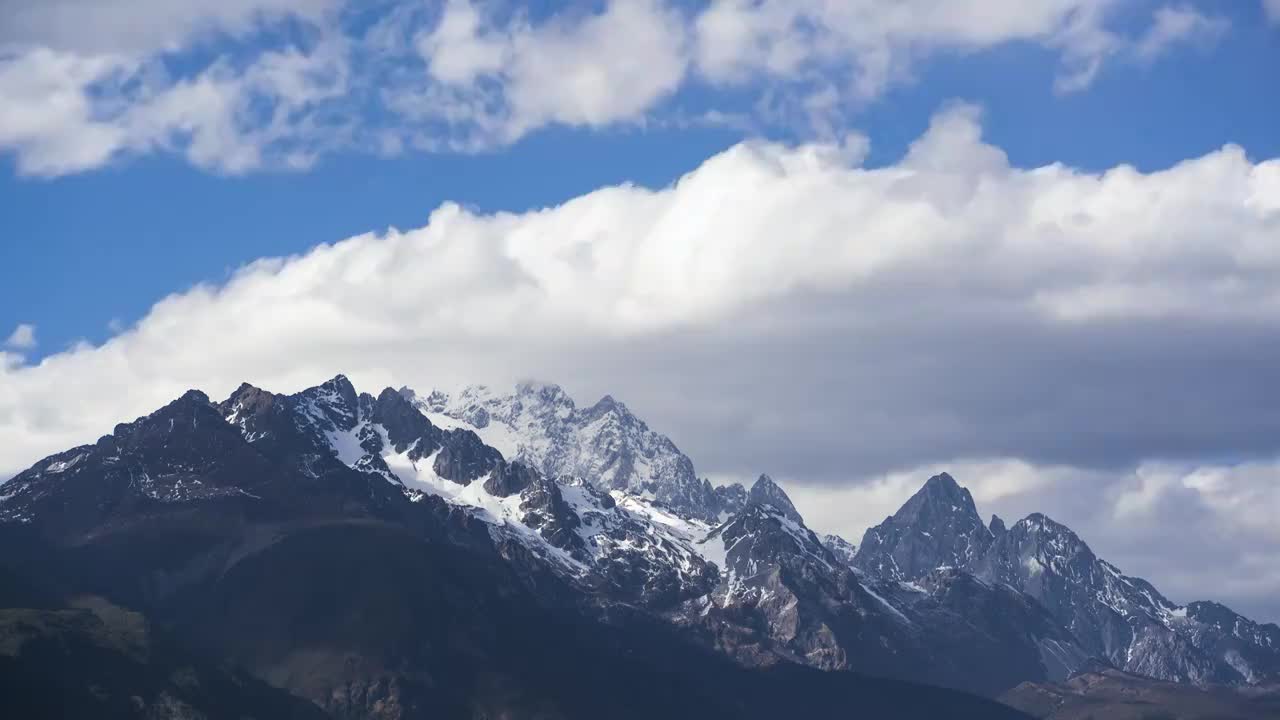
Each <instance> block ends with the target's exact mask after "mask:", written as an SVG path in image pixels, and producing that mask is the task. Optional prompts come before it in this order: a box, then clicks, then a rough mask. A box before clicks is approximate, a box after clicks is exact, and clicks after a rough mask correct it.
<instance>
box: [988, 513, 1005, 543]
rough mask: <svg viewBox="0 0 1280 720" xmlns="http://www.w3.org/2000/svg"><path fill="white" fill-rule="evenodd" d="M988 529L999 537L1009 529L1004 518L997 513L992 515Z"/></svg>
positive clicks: (994, 535)
mask: <svg viewBox="0 0 1280 720" xmlns="http://www.w3.org/2000/svg"><path fill="white" fill-rule="evenodd" d="M987 529H988V530H990V531H991V535H992V536H993V537H997V538H998V537H1000V536H1001V535H1003V534H1005V533H1006V532H1008V530H1009V529H1008V528H1007V527H1005V524H1004V520H1001V519H1000V516H999V515H995V514H993V515H992V516H991V522H990V523H989V524H988V525H987Z"/></svg>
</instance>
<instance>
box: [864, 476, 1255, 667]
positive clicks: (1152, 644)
mask: <svg viewBox="0 0 1280 720" xmlns="http://www.w3.org/2000/svg"><path fill="white" fill-rule="evenodd" d="M854 564H855V566H857V567H858V568H860V569H862V570H864V571H865V572H867V573H868V574H870V575H873V576H876V577H883V578H885V579H889V580H900V581H917V580H919V579H920V578H922V577H924V576H926V575H927V574H928V573H930V572H931V571H933V570H934V569H935V568H959V569H961V570H964V571H966V572H968V573H971V574H973V575H974V576H976V577H977V578H979V579H981V580H983V581H986V582H991V583H997V584H1000V585H1004V586H1008V587H1012V588H1016V589H1018V590H1020V591H1022V592H1024V593H1026V594H1027V595H1029V596H1030V597H1032V598H1035V600H1036V601H1037V602H1038V603H1039V604H1040V605H1041V606H1043V607H1044V608H1045V609H1046V610H1047V611H1048V612H1049V613H1050V614H1051V615H1052V616H1053V617H1054V618H1056V619H1057V621H1058V622H1059V623H1061V624H1062V626H1063V627H1065V628H1066V629H1068V630H1069V631H1070V633H1071V634H1072V636H1074V637H1075V638H1076V640H1077V641H1078V642H1079V644H1080V646H1081V647H1082V648H1084V649H1085V650H1086V651H1087V652H1088V653H1089V654H1090V655H1093V656H1097V657H1100V658H1105V659H1106V660H1107V661H1108V662H1110V663H1112V664H1113V665H1114V666H1115V667H1117V668H1120V669H1123V670H1127V671H1130V672H1135V673H1140V674H1144V675H1148V676H1151V677H1154V678H1160V679H1166V680H1173V681H1180V682H1195V683H1229V684H1248V683H1256V682H1260V681H1263V680H1264V679H1274V678H1277V677H1280V674H1278V671H1280V628H1277V627H1276V626H1274V625H1270V626H1263V625H1258V624H1255V623H1252V622H1251V621H1249V620H1248V619H1246V618H1243V617H1241V616H1239V615H1237V614H1236V613H1234V612H1232V611H1230V610H1228V609H1227V608H1224V607H1222V606H1220V605H1215V606H1214V608H1213V609H1212V610H1210V609H1209V606H1208V605H1207V604H1205V603H1192V604H1191V605H1189V606H1185V607H1184V606H1179V605H1177V604H1175V603H1173V602H1172V601H1170V600H1168V599H1167V598H1165V597H1164V596H1163V595H1161V594H1160V592H1159V591H1157V590H1156V589H1155V588H1154V587H1152V585H1151V584H1150V583H1148V582H1147V581H1145V580H1142V579H1141V578H1135V577H1129V576H1126V575H1124V574H1123V573H1121V571H1120V570H1119V569H1118V568H1116V567H1115V566H1114V565H1112V564H1110V563H1108V562H1106V561H1105V560H1102V559H1101V558H1098V557H1097V556H1096V555H1094V553H1093V551H1092V550H1091V549H1090V548H1089V546H1088V545H1087V544H1086V543H1085V542H1084V541H1083V540H1081V539H1080V538H1079V537H1078V536H1077V535H1076V534H1075V533H1074V532H1072V531H1071V530H1070V529H1069V528H1067V527H1066V526H1064V525H1061V524H1059V523H1057V522H1054V521H1053V520H1051V519H1050V518H1048V517H1046V516H1044V515H1042V514H1039V513H1035V514H1032V515H1030V516H1028V517H1026V518H1024V519H1022V520H1019V521H1018V522H1016V523H1014V524H1013V526H1011V527H1007V528H1006V527H1005V525H1004V523H1003V521H1001V520H1000V519H999V518H998V517H993V518H992V522H991V524H990V526H984V525H983V524H982V520H981V518H980V517H979V516H978V513H977V509H976V508H975V506H974V503H973V500H972V497H971V496H970V494H969V492H968V491H967V490H965V489H964V488H962V487H960V486H959V485H958V484H957V483H956V481H955V480H954V479H953V478H952V477H951V476H950V475H947V474H945V473H944V474H942V475H938V476H936V477H933V478H930V480H929V481H928V482H927V483H926V484H925V486H924V487H923V488H922V489H921V490H920V491H919V492H918V493H916V494H915V495H914V496H913V497H912V498H911V499H910V500H908V501H907V503H906V504H904V505H903V507H902V509H901V510H899V511H898V512H897V513H896V514H894V515H893V516H892V517H890V518H887V519H886V520H885V521H884V522H883V523H881V524H880V525H878V526H876V527H873V528H870V529H868V530H867V532H866V534H865V536H864V537H863V541H862V544H861V546H860V547H859V549H858V553H857V555H856V556H855V558H854ZM1211 617H1212V619H1210V618H1211Z"/></svg>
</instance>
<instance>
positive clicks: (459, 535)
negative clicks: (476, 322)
mask: <svg viewBox="0 0 1280 720" xmlns="http://www.w3.org/2000/svg"><path fill="white" fill-rule="evenodd" d="M327 385H329V384H327ZM331 385H332V387H329V388H325V387H324V386H322V388H321V391H317V392H315V393H312V394H309V395H308V394H301V395H300V396H287V397H288V398H292V399H290V400H287V402H286V401H285V400H281V399H280V396H271V397H265V396H260V395H259V396H253V395H254V394H253V393H249V392H245V391H244V389H242V392H241V393H240V395H239V397H240V398H241V399H244V400H246V403H245V404H244V407H242V408H240V409H241V410H247V409H250V408H252V409H254V412H250V413H248V414H246V415H243V416H241V414H240V413H239V412H238V411H237V410H234V409H232V410H231V411H230V412H231V415H232V417H235V418H236V419H237V420H238V419H240V418H241V417H247V418H251V420H250V421H249V422H248V423H246V424H247V425H252V427H237V426H235V425H233V424H231V423H228V422H227V420H226V419H224V413H225V412H227V410H228V408H226V407H222V408H218V407H215V406H213V405H211V404H210V403H208V401H207V399H206V398H204V396H203V395H200V394H199V393H188V394H187V395H185V396H184V397H183V398H181V399H179V400H178V401H175V403H173V404H171V405H169V406H167V407H166V408H163V409H161V410H160V411H158V412H157V413H154V414H153V415H151V416H148V417H146V418H141V419H139V420H138V421H136V422H134V423H130V424H128V425H122V426H120V427H118V428H117V430H116V432H115V433H113V435H111V436H108V437H107V438H104V439H103V440H101V441H99V442H98V443H97V444H95V445H90V446H84V447H82V448H77V449H76V450H73V451H70V452H69V453H63V454H61V455H59V456H55V457H54V458H50V459H47V460H45V461H42V462H41V463H37V465H36V466H34V467H33V468H32V469H31V470H28V471H27V472H25V473H23V474H21V475H19V476H18V477H17V478H15V479H14V480H13V481H11V482H12V483H13V484H12V485H6V486H5V490H6V500H5V502H4V503H3V505H0V511H3V513H4V518H3V519H4V520H5V521H6V522H3V523H0V543H3V546H4V549H5V552H4V553H0V581H3V584H0V590H3V595H4V596H5V597H6V598H8V599H9V600H10V601H12V602H24V603H27V602H30V603H32V604H39V602H45V603H47V604H49V605H50V606H57V605H58V604H60V603H65V602H66V601H67V600H68V599H69V598H73V597H76V596H80V595H83V594H86V593H93V594H96V595H100V596H103V597H106V598H108V599H109V600H110V601H111V602H113V603H115V604H117V605H121V606H125V607H128V608H130V609H131V610H133V611H138V612H140V613H142V614H143V615H144V616H145V617H146V618H147V621H148V623H149V624H150V626H153V627H155V628H156V629H157V631H158V632H161V633H163V634H164V636H165V637H172V638H173V642H174V643H175V648H176V650H175V654H174V655H169V654H155V655H148V663H146V664H144V665H143V669H141V670H139V671H138V672H139V675H140V677H142V678H143V681H145V682H154V683H159V682H160V680H158V679H155V680H153V679H151V678H171V677H172V676H173V673H174V672H175V671H177V670H180V669H181V666H185V665H186V664H188V663H187V660H186V658H187V657H188V656H189V657H193V658H194V657H216V658H219V660H220V661H225V662H227V663H230V664H231V665H233V666H235V667H240V668H243V669H244V670H245V671H247V672H248V673H251V674H252V675H253V676H254V677H256V678H258V679H260V680H264V681H266V682H268V683H270V684H273V685H276V686H278V687H281V688H283V689H286V690H288V691H290V692H292V693H294V694H296V695H297V696H300V697H301V698H305V699H306V700H309V701H311V702H313V703H314V704H315V705H317V706H319V707H320V708H322V709H323V710H324V711H325V712H327V713H329V714H330V715H331V716H333V717H340V718H404V719H411V718H438V717H446V718H449V717H458V718H498V717H502V718H547V719H555V718H566V719H568V718H597V717H610V718H656V717H673V718H679V717H698V718H771V719H772V718H776V717H779V716H781V717H831V718H840V717H903V718H912V717H919V718H934V717H949V718H966V717H973V718H1001V717H1018V715H1017V714H1016V713H1015V712H1013V711H1010V710H1008V709H1006V708H1004V707H1003V706H1000V705H998V704H993V703H991V702H989V701H984V700H980V699H977V698H974V697H971V696H967V695H963V694H960V693H956V692H952V691H947V690H942V689H931V688H926V687H921V686H917V685H910V684H906V683H901V682H893V681H887V680H882V679H875V678H869V677H865V676H860V675H856V674H852V673H848V672H829V673H823V672H819V671H817V670H813V669H809V668H803V667H792V666H785V665H783V666H777V667H774V668H770V669H767V670H749V669H746V668H743V667H741V666H739V665H737V664H734V663H733V662H731V661H730V660H729V659H727V658H726V657H724V656H722V655H718V654H715V653H713V652H711V651H710V650H707V649H705V648H702V647H700V646H699V645H696V644H695V643H694V642H693V641H692V640H691V639H690V638H687V637H685V634H684V633H683V632H681V631H680V630H678V629H677V628H676V627H674V626H672V625H671V624H670V623H669V622H667V621H665V620H663V619H661V618H659V617H657V616H654V615H651V614H648V613H647V612H643V611H640V610H637V609H633V608H632V607H631V606H629V605H626V604H622V603H601V602H599V601H598V599H596V598H592V597H589V596H585V595H583V593H582V589H581V587H579V586H578V585H576V584H575V583H574V578H572V577H568V576H565V575H563V574H562V573H560V572H558V571H556V570H555V569H554V568H553V567H552V566H551V565H549V564H548V563H547V562H546V561H545V560H544V559H543V558H541V557H537V556H535V555H534V554H533V552H532V550H531V548H533V547H534V546H533V545H526V544H521V543H518V542H514V541H512V540H511V539H510V538H509V537H507V536H502V535H500V534H495V533H493V532H491V529H492V526H490V525H486V524H485V523H484V522H482V521H481V520H480V519H477V516H476V515H475V514H472V513H469V512H466V511H464V510H463V509H460V508H459V507H458V506H456V505H451V504H449V503H447V502H445V501H444V500H443V499H441V498H440V497H438V496H436V495H431V494H427V493H422V492H411V491H409V490H408V489H407V488H404V487H402V486H400V485H397V484H396V483H394V482H391V481H389V478H388V477H386V476H385V475H384V474H382V473H380V472H379V471H378V470H379V469H378V468H376V467H370V468H369V469H368V470H367V471H361V470H358V469H355V468H352V467H349V466H348V465H346V464H344V463H343V462H341V461H340V459H339V458H338V457H336V456H335V455H334V454H332V452H329V451H327V450H326V449H325V448H323V447H321V446H320V444H319V442H318V440H319V438H322V437H324V434H323V433H328V432H332V433H339V432H356V427H355V425H353V424H352V422H353V419H352V418H353V416H354V417H357V418H358V417H363V414H362V413H363V410H360V409H357V410H352V408H351V403H352V397H353V396H354V393H348V392H346V389H345V387H344V386H343V385H342V383H339V382H334V383H331ZM251 396H253V397H252V398H251ZM365 398H368V399H365ZM250 399H252V402H248V401H249V400H250ZM355 402H356V403H357V404H358V405H359V406H360V407H361V408H373V407H374V404H375V403H376V400H375V399H373V398H371V397H369V396H357V397H356V399H355ZM278 404H284V405H293V406H294V407H295V408H296V407H303V408H305V413H306V418H310V419H309V420H308V419H306V418H303V419H299V418H300V416H299V415H297V414H296V413H294V414H290V413H285V412H284V411H279V413H280V414H278V415H277V414H276V413H277V411H276V410H273V409H272V408H274V407H277V405H278ZM252 418H258V419H259V420H261V422H260V424H256V425H255V424H253V423H258V422H259V420H252ZM410 419H412V418H410ZM392 422H393V425H394V424H395V421H392ZM415 422H416V421H415ZM383 427H386V426H383ZM330 428H332V429H330ZM432 429H433V428H431V427H429V426H426V425H423V426H421V427H418V428H417V429H416V430H415V432H416V433H417V436H418V439H416V440H413V442H412V443H407V444H405V446H404V447H405V453H409V454H411V453H412V452H413V448H414V447H420V445H415V444H414V443H418V442H419V441H420V440H421V438H429V437H430V438H438V439H439V441H440V447H441V448H443V447H445V446H448V443H450V442H456V444H455V445H454V446H453V447H456V448H458V452H459V453H460V455H459V456H458V457H457V458H455V459H457V460H458V463H456V464H450V467H456V468H462V469H464V470H465V468H469V467H473V465H471V464H470V463H469V458H475V457H483V456H484V454H485V453H486V450H485V448H484V446H481V447H480V448H478V449H477V448H473V450H474V451H475V452H474V454H468V453H470V452H471V450H468V449H467V448H468V447H469V446H468V444H467V443H469V442H470V440H469V439H468V438H467V436H466V435H463V434H461V433H459V432H456V431H450V432H441V433H440V434H439V435H437V434H435V433H433V432H432ZM295 431H296V432H295ZM465 432H467V431H462V433H465ZM258 433H263V434H258ZM450 438H461V439H458V440H456V441H455V440H451V439H450ZM390 442H392V443H397V442H398V441H397V440H390ZM436 458H437V460H438V458H439V455H438V453H437V454H436ZM423 459H424V460H425V459H426V458H425V457H424V458H423ZM500 462H502V461H501V459H500V457H499V459H497V460H495V461H494V463H495V464H493V465H491V466H490V467H493V468H498V467H500V465H499V464H496V463H500ZM442 477H443V476H442ZM477 479H478V478H477ZM452 482H458V481H452ZM537 482H542V480H538V481H537ZM460 484H464V485H465V483H460ZM815 542H816V540H815ZM818 547H820V545H819V546H818ZM42 598H43V599H42ZM41 612H45V613H49V612H52V613H54V615H52V616H51V617H62V616H61V615H58V614H57V613H59V612H63V611H60V610H52V611H50V610H45V611H41ZM90 635H92V633H90ZM65 647H67V648H68V650H67V655H66V656H65V657H63V659H62V662H63V663H65V664H69V665H77V664H80V663H83V664H84V666H85V667H86V668H89V669H95V668H106V667H108V666H109V665H111V659H110V658H108V657H105V656H102V655H101V654H98V653H97V651H95V650H93V647H94V645H93V643H92V641H89V642H88V643H87V644H85V643H69V644H66V645H65ZM171 657H172V658H176V659H173V660H170V659H169V658H171ZM192 662H194V661H192ZM35 667H36V668H37V670H34V671H30V672H37V673H39V672H43V671H42V670H39V668H43V667H47V666H46V665H36V666H35ZM17 672H18V671H17V670H15V671H14V673H15V674H14V677H19V675H17V674H16V673H17ZM24 672H27V671H24ZM233 677H239V676H234V675H233ZM89 680H90V682H88V683H87V684H86V683H81V684H82V685H85V686H91V685H93V684H94V683H96V684H98V685H99V686H101V687H102V688H103V690H104V691H105V692H106V693H107V694H108V695H109V696H111V697H115V696H117V695H119V696H124V697H130V696H131V695H132V694H137V693H136V692H135V691H134V690H133V689H132V688H134V687H135V685H136V683H135V682H134V680H133V679H132V677H125V678H120V677H117V676H114V675H107V676H104V677H103V678H101V679H94V678H89ZM74 682H80V681H79V680H75V681H74ZM139 682H142V681H139ZM220 682H223V681H222V680H219V679H217V677H215V676H212V675H210V676H208V679H207V680H204V681H202V684H201V687H221V686H220V685H218V683H220ZM42 687H47V686H42ZM147 687H148V688H153V687H154V688H159V689H152V690H148V692H151V693H152V695H153V696H156V697H160V696H162V695H163V692H164V687H161V686H159V685H154V686H152V685H148V686H147ZM166 687H167V686H166ZM254 687H259V685H255V686H254ZM255 692H256V690H255ZM230 697H231V696H230V695H228V698H230ZM273 697H276V696H273ZM268 699H270V698H268ZM286 700H287V698H286ZM263 702H266V700H264V701H263ZM290 702H292V701H290ZM193 703H194V701H192V702H189V703H188V704H192V706H193V707H195V705H194V704H193ZM153 705H154V703H153ZM148 707H151V706H148ZM291 707H292V706H291ZM298 707H301V708H303V709H306V708H307V707H308V706H307V705H305V704H302V705H298ZM175 713H176V714H175ZM175 713H170V714H169V715H162V716H164V717H183V715H182V714H180V713H179V712H177V711H175ZM107 714H108V715H109V714H110V713H107ZM206 714H207V716H209V717H235V716H237V715H241V714H250V715H252V713H249V712H248V711H244V712H242V711H240V710H235V711H227V712H223V711H222V710H217V709H211V710H209V711H208V712H207V713H206ZM91 715H92V714H91ZM36 716H37V717H38V716H39V714H37V715H36ZM190 716H192V717H194V715H190ZM268 716H270V717H288V716H289V715H288V714H287V713H285V712H283V711H281V712H277V713H269V714H268Z"/></svg>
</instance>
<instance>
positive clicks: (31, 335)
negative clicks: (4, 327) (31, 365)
mask: <svg viewBox="0 0 1280 720" xmlns="http://www.w3.org/2000/svg"><path fill="white" fill-rule="evenodd" d="M4 346H5V347H7V348H12V349H14V350H30V349H31V348H33V347H35V346H36V326H35V325H31V324H29V323H19V324H18V327H16V328H14V329H13V332H12V333H10V334H9V338H8V339H7V340H5V341H4Z"/></svg>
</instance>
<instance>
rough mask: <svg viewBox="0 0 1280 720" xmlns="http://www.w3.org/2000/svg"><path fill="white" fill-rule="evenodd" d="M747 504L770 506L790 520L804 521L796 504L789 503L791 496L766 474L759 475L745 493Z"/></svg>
mask: <svg viewBox="0 0 1280 720" xmlns="http://www.w3.org/2000/svg"><path fill="white" fill-rule="evenodd" d="M747 504H748V505H765V506H768V507H772V508H774V509H776V510H777V511H778V512H780V513H782V515H783V517H785V518H787V519H788V520H790V521H791V522H795V523H800V522H804V520H803V519H801V517H800V512H799V511H797V510H796V506H795V505H793V504H792V503H791V498H789V497H787V494H786V493H784V492H783V491H782V488H780V487H778V484H777V483H775V482H774V481H773V478H771V477H769V476H768V475H761V476H760V477H759V479H757V480H756V482H755V484H754V485H752V486H751V490H750V491H749V492H748V493H747Z"/></svg>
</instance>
